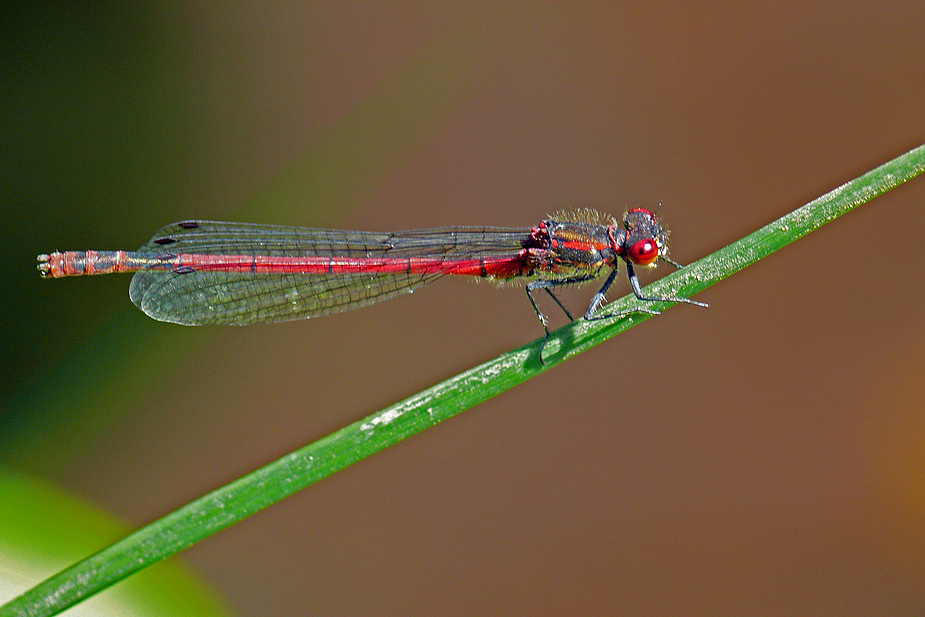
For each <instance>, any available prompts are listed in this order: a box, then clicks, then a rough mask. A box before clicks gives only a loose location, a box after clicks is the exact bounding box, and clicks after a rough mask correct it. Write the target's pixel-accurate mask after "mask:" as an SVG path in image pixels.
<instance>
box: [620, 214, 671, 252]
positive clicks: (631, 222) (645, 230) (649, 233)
mask: <svg viewBox="0 0 925 617" xmlns="http://www.w3.org/2000/svg"><path fill="white" fill-rule="evenodd" d="M623 227H624V228H626V241H625V243H624V245H623V246H624V251H625V252H624V258H625V259H628V260H629V261H631V262H632V263H633V264H634V265H637V266H651V265H653V264H655V261H656V260H657V259H658V258H659V257H663V258H664V257H665V256H667V255H668V230H667V229H665V228H663V227H662V225H661V223H660V222H659V220H658V219H657V218H655V215H654V214H652V213H651V212H649V211H648V210H646V209H645V208H631V209H630V210H629V211H628V212H627V213H626V215H625V216H624V217H623Z"/></svg>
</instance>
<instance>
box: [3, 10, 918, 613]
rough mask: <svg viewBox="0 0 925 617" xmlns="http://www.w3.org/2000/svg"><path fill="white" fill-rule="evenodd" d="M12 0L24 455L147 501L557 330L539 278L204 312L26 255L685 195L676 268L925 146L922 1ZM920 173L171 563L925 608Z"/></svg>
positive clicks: (508, 588)
mask: <svg viewBox="0 0 925 617" xmlns="http://www.w3.org/2000/svg"><path fill="white" fill-rule="evenodd" d="M0 13H2V24H3V26H2V27H3V36H2V41H3V42H2V43H0V45H2V46H3V54H2V56H3V60H2V62H3V70H2V73H0V75H2V76H0V79H2V81H3V92H4V101H5V105H4V111H3V115H4V122H3V127H4V128H3V144H2V150H3V156H2V170H3V171H2V174H3V177H2V183H0V191H2V202H3V208H2V210H0V216H2V225H3V229H5V230H6V231H5V232H4V233H3V236H4V240H3V245H4V246H6V247H7V249H6V252H7V254H8V255H9V256H10V259H11V260H12V261H11V263H10V264H9V266H8V267H7V268H3V270H2V276H3V281H2V287H3V292H2V296H0V302H2V320H0V333H2V334H0V336H2V343H0V344H2V350H0V351H2V353H0V362H2V363H3V367H2V380H0V381H2V384H0V401H2V417H0V463H3V464H5V465H8V466H10V467H12V468H14V469H16V470H18V471H21V472H23V473H27V474H31V475H35V476H39V477H41V478H43V479H47V480H50V481H52V482H54V483H56V484H58V485H59V486H61V487H63V488H65V489H66V490H68V491H71V492H72V493H74V494H76V495H78V496H79V497H81V498H83V499H85V500H87V501H89V502H91V503H94V504H96V505H98V506H100V507H102V508H104V509H106V510H108V511H109V512H112V513H113V514H115V515H116V516H118V517H121V518H122V519H124V520H127V521H129V523H130V524H131V525H132V526H136V527H137V526H141V525H144V524H146V523H148V522H150V521H152V520H154V519H156V518H159V517H160V516H162V515H164V514H166V513H168V512H170V511H172V510H173V509H175V508H177V507H179V506H181V505H183V504H185V503H187V502H189V501H191V500H192V499H195V498H196V497H199V496H201V495H202V494H204V493H206V492H208V491H210V490H212V489H214V488H216V487H218V486H221V485H223V484H226V483H228V482H230V481H231V480H233V479H235V478H237V477H239V476H241V475H242V474H245V473H247V472H249V471H252V470H254V469H255V468H257V467H260V466H262V465H264V464H266V463H268V462H270V461H272V460H275V459H276V458H278V457H280V456H282V455H284V454H286V453H288V452H290V451H292V450H294V449H297V448H299V447H301V446H303V445H305V444H307V443H310V442H312V441H314V440H316V439H318V438H320V437H323V436H324V435H326V434H328V433H330V432H331V431H333V430H336V429H338V428H340V427H342V426H344V425H346V424H348V423H350V422H352V421H355V420H358V419H360V418H362V417H364V416H366V415H368V414H369V413H372V412H374V411H376V410H378V409H381V408H383V407H385V406H387V405H389V404H392V403H394V402H397V401H399V400H401V399H403V398H405V397H407V396H409V395H411V394H413V393H415V392H417V391H419V390H420V389H422V388H424V387H427V386H429V385H432V384H434V383H436V382H438V381H440V380H442V379H445V378H447V377H449V376H452V375H454V374H456V373H458V372H460V371H462V370H464V369H466V368H469V367H471V366H473V365H475V364H478V363H480V362H482V361H484V360H486V359H488V358H491V357H493V356H495V355H497V354H499V353H501V352H503V351H506V350H509V349H512V348H514V347H517V346H520V345H521V344H524V343H526V342H528V341H530V340H533V339H535V338H537V337H538V336H539V335H540V334H541V330H540V328H539V326H538V324H537V322H536V319H535V317H534V316H533V312H532V310H531V308H530V306H529V304H528V303H527V301H526V299H525V298H524V294H523V291H522V289H521V288H518V287H515V286H507V287H503V288H501V289H497V288H495V286H494V285H491V284H484V283H483V284H476V283H473V282H471V281H466V280H441V281H439V282H438V283H436V284H434V285H433V286H431V287H428V288H427V289H425V290H423V291H421V292H419V293H415V294H413V296H404V297H401V298H399V299H396V300H393V301H390V302H388V303H385V304H381V305H378V306H374V307H371V308H366V309H362V310H358V311H352V312H348V313H343V314H340V315H335V316H330V317H325V318H323V319H317V320H309V321H304V322H296V323H290V324H277V325H267V326H253V327H248V328H220V327H203V328H185V327H181V326H174V325H168V324H162V323H157V322H154V321H152V320H150V319H149V318H147V317H146V316H145V315H144V314H142V313H141V312H140V311H138V310H137V309H136V308H135V307H134V306H133V305H132V304H131V302H130V301H129V299H128V297H127V288H128V283H129V277H128V276H111V277H99V278H95V279H89V278H88V279H82V278H74V279H64V280H42V279H40V278H39V276H38V274H37V273H36V271H35V269H34V268H35V255H36V254H37V253H44V252H49V251H53V250H83V249H90V248H92V249H119V248H122V249H134V248H136V247H138V246H140V245H141V244H142V243H144V242H145V241H146V240H147V239H148V238H149V237H150V236H151V235H152V234H153V233H154V232H155V230H157V229H158V228H159V227H161V226H162V225H165V224H167V223H170V222H173V221H175V220H180V219H186V218H211V219H226V220H241V221H251V222H261V223H277V224H291V225H305V226H320V227H339V228H354V229H372V230H392V229H405V228H419V227H430V226H442V225H451V224H460V225H503V226H516V227H529V226H532V225H534V224H536V223H537V222H538V221H539V220H541V219H542V218H543V217H544V216H545V215H546V214H547V213H549V212H552V211H555V210H560V209H566V208H575V207H595V208H598V209H601V210H605V211H609V212H611V213H612V214H614V215H616V216H620V215H621V214H622V213H623V212H624V211H625V209H626V208H627V207H631V206H637V205H638V206H647V207H652V208H654V207H656V206H658V204H661V210H660V215H661V216H662V218H663V219H664V220H665V221H666V223H667V225H668V226H669V227H670V228H671V230H672V232H673V234H672V256H673V257H674V258H675V259H677V260H679V261H681V262H685V263H689V262H692V261H695V260H696V259H699V258H700V257H702V256H704V255H706V254H708V253H710V252H712V251H714V250H716V249H718V248H720V247H722V246H724V245H725V244H727V243H729V242H731V241H734V240H736V239H738V238H740V237H741V236H743V235H745V234H747V233H749V232H751V231H753V230H755V229H756V228H758V227H760V226H762V225H765V224H766V223H768V222H770V221H772V220H773V219H775V218H777V217H778V216H780V215H782V214H784V213H786V212H788V211H790V210H792V209H794V208H796V207H798V206H800V205H802V204H803V203H805V202H807V201H809V200H811V199H813V198H815V197H817V196H819V195H821V194H823V193H825V192H827V191H829V190H831V189H833V188H835V187H836V186H838V185H840V184H841V183H843V182H845V181H847V180H850V179H852V178H854V177H855V176H857V175H859V174H861V173H863V172H865V171H868V170H869V169H871V168H873V167H875V166H877V165H880V164H881V163H883V162H885V161H887V160H888V159H890V158H892V157H894V156H897V155H899V154H901V153H902V152H905V151H906V150H908V149H910V148H912V147H915V146H917V145H919V144H921V143H923V141H925V114H923V103H925V79H923V75H922V58H923V57H925V37H923V36H922V32H923V25H925V17H923V12H922V5H921V2H918V1H912V0H910V1H908V2H900V1H896V2H886V3H874V4H871V3H866V2H848V3H846V2H843V1H842V2H833V1H822V2H814V3H806V2H784V3H776V4H774V5H765V4H764V3H724V4H722V5H710V6H707V5H703V6H702V3H668V4H665V5H660V6H646V7H642V6H641V5H639V4H638V3H630V2H601V3H579V4H575V3H564V2H563V3H556V2H543V3H505V4H502V5H497V4H495V3H466V4H465V5H460V4H459V3H456V2H432V1H431V2H420V3H418V2H397V3H364V2H350V1H348V2H340V3H336V5H334V4H329V3H318V4H306V3H302V2H288V3H287V2H284V3H277V4H270V5H266V4H253V3H242V2H226V3H182V2H175V3H144V4H143V5H141V4H134V3H94V4H93V5H92V6H83V5H71V4H69V3H64V4H57V3H28V4H26V3H4V4H3V6H2V8H0ZM923 200H925V178H919V179H917V180H913V181H912V182H911V183H909V184H908V185H905V186H901V187H899V188H898V189H895V190H893V191H891V192H889V193H887V194H886V195H885V196H883V197H881V198H878V199H876V200H875V201H873V202H871V203H869V204H865V205H863V206H861V207H860V208H859V209H858V210H857V211H855V212H852V213H850V214H849V215H847V216H845V217H843V218H841V219H839V220H837V221H835V222H834V223H832V224H831V225H828V226H826V227H824V228H823V229H821V230H820V231H818V232H816V233H813V234H811V235H810V236H809V237H807V238H806V239H804V240H802V241H800V242H797V243H795V244H793V245H791V246H789V247H787V248H786V249H784V250H782V251H780V252H779V253H776V254H775V255H773V256H772V257H771V258H769V259H766V260H764V261H762V262H760V263H758V264H757V265H755V266H753V267H751V268H748V269H747V270H746V271H744V272H742V273H740V274H738V275H736V276H734V277H732V278H730V279H728V280H727V281H724V282H723V283H722V284H720V285H717V286H715V287H713V288H711V289H709V290H708V291H707V292H705V293H702V294H700V295H699V296H698V297H697V299H698V300H702V301H705V302H709V303H710V308H709V309H708V310H702V309H696V308H693V307H689V306H676V307H674V308H672V309H670V310H669V311H667V312H666V313H665V314H664V315H662V316H661V317H659V318H657V319H651V320H648V321H646V322H645V323H643V324H641V325H640V326H638V327H636V328H633V329H632V330H630V331H629V332H627V333H626V334H624V335H622V336H619V337H617V338H616V339H614V340H611V341H609V342H607V343H605V344H603V345H600V346H598V347H597V348H595V349H593V350H591V351H589V352H588V353H585V354H583V355H581V356H580V357H577V358H574V359H573V360H571V361H569V362H567V363H565V364H564V365H563V366H561V367H558V368H556V369H555V370H552V371H549V372H547V373H544V374H542V375H541V376H539V377H538V378H536V379H534V380H532V381H530V382H528V383H526V384H524V385H522V386H520V387H518V388H516V389H515V390H513V391H510V392H508V393H505V394H503V395H501V396H498V397H496V398H494V399H492V400H491V401H488V402H487V403H485V404H483V405H481V406H479V407H477V408H475V409H472V410H470V411H468V412H466V413H464V414H462V415H460V416H458V417H456V418H454V419H452V420H451V421H448V422H446V423H444V424H442V425H440V426H438V427H436V428H434V429H432V430H429V431H426V432H425V433H423V434H421V435H418V436H415V437H414V438H412V439H409V440H407V441H405V442H403V443H401V444H399V445H398V446H396V447H393V448H391V449H389V450H387V451H385V452H383V453H380V454H379V455H376V456H374V457H372V458H370V459H367V460H365V461H362V462H361V463H359V464H357V465H354V466H353V467H351V468H349V469H347V470H345V471H344V472H342V473H339V474H337V475H336V476H334V477H332V478H330V479H327V480H325V481H324V482H321V483H319V484H317V485H315V486H312V487H310V488H309V489H307V490H305V491H303V492H301V493H299V494H298V495H296V496H294V497H293V498H291V499H288V500H286V501H284V502H282V503H280V504H278V505H276V506H273V507H271V508H269V509H268V510H266V511H264V512H262V513H260V514H258V515H256V516H253V517H251V518H250V519H248V520H247V521H245V522H243V523H241V524H238V525H236V526H234V527H232V528H230V529H228V530H226V531H224V532H222V533H220V534H218V535H216V536H214V537H212V538H210V539H208V540H206V541H205V542H202V543H201V544H199V545H197V546H195V547H193V548H192V549H190V550H188V551H186V552H184V553H183V554H182V555H181V559H182V560H183V561H185V562H186V563H187V564H188V565H190V566H191V567H192V568H193V569H194V570H195V571H196V572H198V573H199V574H200V575H201V576H202V577H203V578H204V579H205V580H206V581H208V584H209V585H211V586H212V587H213V588H214V589H216V590H217V591H218V593H219V594H221V595H222V596H223V597H224V598H225V600H226V601H227V603H228V605H229V606H231V608H232V610H233V611H234V612H235V613H237V614H240V615H264V616H272V615H292V614H323V615H358V614H370V613H373V612H375V614H379V615H433V614H442V615H472V614H502V613H503V614H506V615H560V614H636V613H644V614H649V615H677V614H689V615H741V614H749V615H772V614H773V615H820V614H838V615H868V614H872V613H875V614H915V613H918V614H921V613H922V612H925V584H923V582H925V447H923V445H925V413H923V410H925V379H923V370H925V347H923V345H922V341H923V338H925V336H923V335H925V325H923V322H922V319H921V315H922V306H921V299H922V298H923V297H925V277H923V276H922V264H923V262H925V243H923V242H922V241H921V236H922V234H923V233H925V210H923V208H922V204H923ZM666 271H667V270H666V269H664V268H662V269H660V270H657V271H655V272H651V273H644V274H643V275H642V276H643V278H644V281H643V282H644V283H645V282H648V281H651V280H653V279H654V278H655V277H657V276H661V275H663V274H664V273H665V272H666ZM621 290H622V292H624V293H625V292H627V291H628V286H627V285H626V284H625V282H622V277H621ZM593 291H594V288H592V287H591V286H587V287H585V288H581V289H578V290H575V291H570V292H569V293H568V294H566V295H565V298H566V300H567V302H568V304H569V305H570V306H572V307H573V308H575V309H576V310H577V311H578V312H581V311H582V310H583V309H584V307H585V306H586V303H587V302H588V300H589V299H590V297H591V295H592V293H593ZM549 312H550V314H551V315H553V316H554V324H555V325H557V326H558V325H562V323H563V321H561V320H560V321H555V320H556V319H560V318H561V316H560V315H558V314H556V313H555V311H549ZM100 548H102V547H100ZM52 573H53V572H48V574H49V575H50V574H52ZM104 593H106V592H104Z"/></svg>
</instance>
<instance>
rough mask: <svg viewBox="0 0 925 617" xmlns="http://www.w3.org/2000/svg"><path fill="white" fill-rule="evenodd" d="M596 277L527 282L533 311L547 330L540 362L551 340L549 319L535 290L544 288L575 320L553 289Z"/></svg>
mask: <svg viewBox="0 0 925 617" xmlns="http://www.w3.org/2000/svg"><path fill="white" fill-rule="evenodd" d="M594 278H596V277H595V276H593V275H583V276H574V277H571V278H565V279H558V280H539V281H530V282H529V283H527V299H528V300H530V306H532V307H533V312H535V313H536V317H537V319H539V320H540V324H542V326H543V331H544V332H545V336H543V342H542V343H540V362H543V349H544V348H545V347H546V341H547V340H549V320H548V319H547V318H546V315H544V314H543V313H542V312H541V311H540V309H539V307H538V306H537V305H536V300H535V299H534V298H533V292H534V291H535V290H537V289H542V290H543V291H545V292H546V293H547V294H549V297H550V298H552V299H553V300H554V301H555V302H556V304H557V305H559V308H560V309H562V312H563V313H565V316H566V317H568V318H569V321H575V318H574V317H572V314H571V313H570V312H569V310H568V309H567V308H565V305H564V304H562V301H561V300H559V298H558V297H556V294H554V293H553V292H552V290H553V289H555V288H556V287H563V286H565V285H571V284H573V283H584V282H586V281H590V280H592V279H594Z"/></svg>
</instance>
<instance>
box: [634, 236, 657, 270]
mask: <svg viewBox="0 0 925 617" xmlns="http://www.w3.org/2000/svg"><path fill="white" fill-rule="evenodd" d="M627 255H628V256H629V258H630V261H632V262H633V263H634V264H636V265H637V266H648V265H649V264H650V263H652V262H653V261H655V260H656V259H658V244H656V243H655V239H654V238H648V239H647V240H640V241H639V242H636V243H635V244H633V246H631V247H630V248H629V251H627Z"/></svg>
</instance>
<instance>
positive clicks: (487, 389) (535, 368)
mask: <svg viewBox="0 0 925 617" xmlns="http://www.w3.org/2000/svg"><path fill="white" fill-rule="evenodd" d="M923 171H925V146H920V147H918V148H916V149H914V150H911V151H909V152H907V153H906V154H903V155H902V156H900V157H898V158H896V159H894V160H892V161H890V162H889V163H886V164H885V165H882V166H881V167H878V168H876V169H874V170H873V171H870V172H868V173H866V174H864V175H863V176H860V177H859V178H856V179H855V180H852V181H851V182H848V183H847V184H844V185H843V186H840V187H838V188H837V189H835V190H833V191H831V192H829V193H827V194H825V195H823V196H822V197H820V198H818V199H816V200H814V201H812V202H810V203H808V204H806V205H805V206H803V207H801V208H799V209H797V210H795V211H793V212H791V213H790V214H787V215H786V216H784V217H781V218H780V219H778V220H777V221H774V222H773V223H771V224H770V225H767V226H765V227H763V228H761V229H759V230H758V231H756V232H754V233H752V234H751V235H749V236H747V237H745V238H743V239H741V240H739V241H738V242H735V243H733V244H730V245H729V246H727V247H725V248H723V249H721V250H719V251H717V252H716V253H713V254H712V255H710V256H708V257H705V258H704V259H701V260H700V261H698V262H697V263H695V264H692V265H691V266H689V267H687V268H684V269H683V270H680V271H678V272H675V273H673V274H671V275H669V276H667V277H665V278H663V279H661V280H659V281H657V282H656V283H654V284H652V285H650V286H648V287H647V288H646V293H648V294H649V295H659V296H662V295H677V296H685V297H686V296H689V295H691V294H694V293H696V292H698V291H701V290H703V289H706V288H707V287H709V286H710V285H713V284H714V283H717V282H719V281H721V280H723V279H724V278H726V277H728V276H730V275H732V274H734V273H736V272H738V271H739V270H742V269H743V268H745V267H746V266H748V265H750V264H753V263H755V262H756V261H758V260H759V259H761V258H763V257H766V256H768V255H770V254H771V253H773V252H774V251H776V250H778V249H780V248H782V247H784V246H786V245H787V244H790V243H791V242H794V241H795V240H797V239H799V238H801V237H803V236H805V235H806V234H808V233H809V232H811V231H813V230H815V229H817V228H819V227H821V226H822V225H824V224H826V223H828V222H830V221H832V220H834V219H835V218H837V217H839V216H841V215H842V214H844V213H846V212H848V211H849V210H852V209H853V208H855V207H857V206H858V205H860V204H862V203H864V202H866V201H869V200H871V199H873V198H874V197H876V196H878V195H880V194H882V193H884V192H886V191H888V190H890V189H891V188H893V187H895V186H897V185H899V184H902V183H903V182H905V181H907V180H909V179H911V178H913V177H915V176H917V175H918V174H920V173H922V172H923ZM669 304H670V303H661V305H659V304H654V305H649V306H652V307H653V308H656V309H663V308H666V307H667V306H668V305H669ZM634 306H638V301H637V300H635V299H634V298H632V297H631V296H630V297H627V298H622V299H620V300H618V301H616V302H614V303H612V304H611V305H610V308H611V310H614V311H620V310H626V309H630V308H632V307H634ZM691 310H693V309H691ZM648 318H649V315H645V314H638V315H632V316H630V317H627V318H621V319H616V320H602V321H594V322H585V321H579V322H576V323H573V324H570V325H569V326H566V327H564V328H562V329H560V330H557V331H556V332H554V333H552V335H551V336H550V339H549V343H548V344H547V348H546V352H545V359H546V363H545V364H543V363H541V362H540V361H539V358H538V355H537V354H538V349H539V345H538V341H534V342H533V343H531V344H530V345H527V346H524V347H521V348H520V349H517V350H514V351H512V352H509V353H506V354H504V355H502V356H499V357H498V358H495V359H494V360H491V361H489V362H486V363H484V364H482V365H480V366H477V367H475V368H473V369H470V370H468V371H465V372H464V373H462V374H460V375H457V376H455V377H453V378H451V379H448V380H447V381H444V382H443V383H440V384H437V385H436V386H434V387H432V388H429V389H427V390H425V391H423V392H420V393H419V394H416V395H414V396H412V397H411V398H409V399H407V400H405V401H402V402H401V403H398V404H396V405H393V406H391V407H389V408H387V409H384V410H382V411H380V412H378V413H375V414H373V415H371V416H369V417H367V418H364V419H363V420H360V421H358V422H355V423H353V424H351V425H350V426H347V427H345V428H343V429H341V430H339V431H337V432H335V433H333V434H331V435H329V436H328V437H325V438H324V439H321V440H319V441H317V442H315V443H313V444H311V445H309V446H306V447H305V448H302V449H301V450H298V451H296V452H293V453H292V454H289V455H288V456H285V457H283V458H281V459H279V460H278V461H275V462H273V463H271V464H269V465H267V466H266V467H263V468H262V469H259V470H257V471H255V472H253V473H251V474H249V475H247V476H244V477H243V478H241V479H239V480H237V481H235V482H232V483H231V484H228V485H226V486H224V487H222V488H220V489H218V490H216V491H214V492H212V493H210V494H208V495H206V496H204V497H202V498H200V499H198V500H196V501H194V502H192V503H190V504H189V505H187V506H184V507H183V508H180V509H179V510H177V511H175V512H173V513H171V514H169V515H167V516H165V517H164V518H162V519H160V520H158V521H155V522H154V523H152V524H150V525H148V526H146V527H144V528H142V529H140V530H138V531H137V532H135V533H133V534H131V535H130V536H128V537H126V538H124V539H123V540H121V541H119V542H117V543H115V544H113V545H112V546H110V547H108V548H106V549H104V550H102V551H100V552H99V553H97V554H95V555H93V556H91V557H89V558H87V559H86V560H84V561H82V562H80V563H78V564H76V565H74V566H72V567H71V568H69V569H67V570H65V571H63V572H61V573H59V574H57V575H55V576H53V577H51V578H49V579H48V580H46V581H45V582H43V583H41V584H39V585H37V586H36V587H34V588H32V589H31V590H29V591H27V592H26V593H25V594H23V595H22V596H20V597H18V598H16V599H14V600H13V601H11V602H10V603H8V604H7V605H5V606H3V607H0V616H7V615H53V614H55V613H57V612H60V611H62V610H64V609H65V608H67V607H69V606H72V605H74V604H76V603H78V602H80V601H81V600H82V599H84V598H87V597H89V596H91V595H93V594H95V593H97V592H99V591H101V590H102V589H105V588H106V587H108V586H110V585H113V584H115V583H117V582H119V581H120V580H122V579H124V578H126V577H127V576H129V575H131V574H132V573H134V572H137V571H139V570H141V569H143V568H145V567H147V566H149V565H151V564H153V563H156V562H158V561H160V560H162V559H165V558H166V557H169V556H171V555H174V554H176V553H177V552H179V551H181V550H183V549H184V548H187V547H188V546H191V545H193V544H195V543H196V542H199V541H200V540H202V539H204V538H207V537H208V536H210V535H212V534H213V533H215V532H217V531H219V530H221V529H224V528H225V527H228V526H229V525H232V524H234V523H236V522H238V521H240V520H242V519H244V518H246V517H248V516H250V515H251V514H254V513H255V512H257V511H259V510H262V509H263V508H266V507H267V506H269V505H272V504H274V503H276V502H277V501H280V500H281V499H283V498H285V497H288V496H289V495H292V494H293V493H295V492H296V491H299V490H301V489H303V488H305V487H306V486H309V485H310V484H312V483H314V482H317V481H318V480H321V479H322V478H325V477H327V476H329V475H331V474H333V473H335V472H337V471H339V470H341V469H343V468H345V467H347V466H348V465H351V464H353V463H355V462H357V461H359V460H361V459H363V458H366V457H367V456H370V455H371V454H373V453H375V452H378V451H379V450H382V449H384V448H387V447H388V446H390V445H392V444H394V443H396V442H398V441H400V440H402V439H404V438H406V437H408V436H410V435H413V434H415V433H417V432H419V431H422V430H423V429H425V428H427V427H429V426H433V425H434V424H437V423H438V422H441V421H443V420H446V419H447V418H450V417H452V416H454V415H456V414H457V413H459V412H461V411H463V410H465V409H468V408H469V407H472V406H474V405H477V404H478V403H481V402H482V401H485V400H487V399H489V398H491V397H492V396H494V395H496V394H498V393H500V392H503V391H505V390H508V389H510V388H512V387H514V386H515V385H517V384H519V383H521V382H523V381H526V380H527V379H529V378H531V377H534V376H535V375H538V374H539V373H541V372H543V371H545V370H548V369H549V368H551V367H553V366H555V365H556V364H558V363H559V362H562V361H563V360H565V359H566V358H568V357H570V356H573V355H575V354H577V353H580V352H581V351H583V350H585V349H588V348H589V347H592V346H594V345H597V344H599V343H601V342H603V341H605V340H607V339H609V338H611V337H613V336H615V335H616V334H618V333H619V332H622V331H623V330H625V329H627V328H629V327H631V326H632V325H634V324H635V323H638V322H640V321H642V320H644V319H648Z"/></svg>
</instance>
